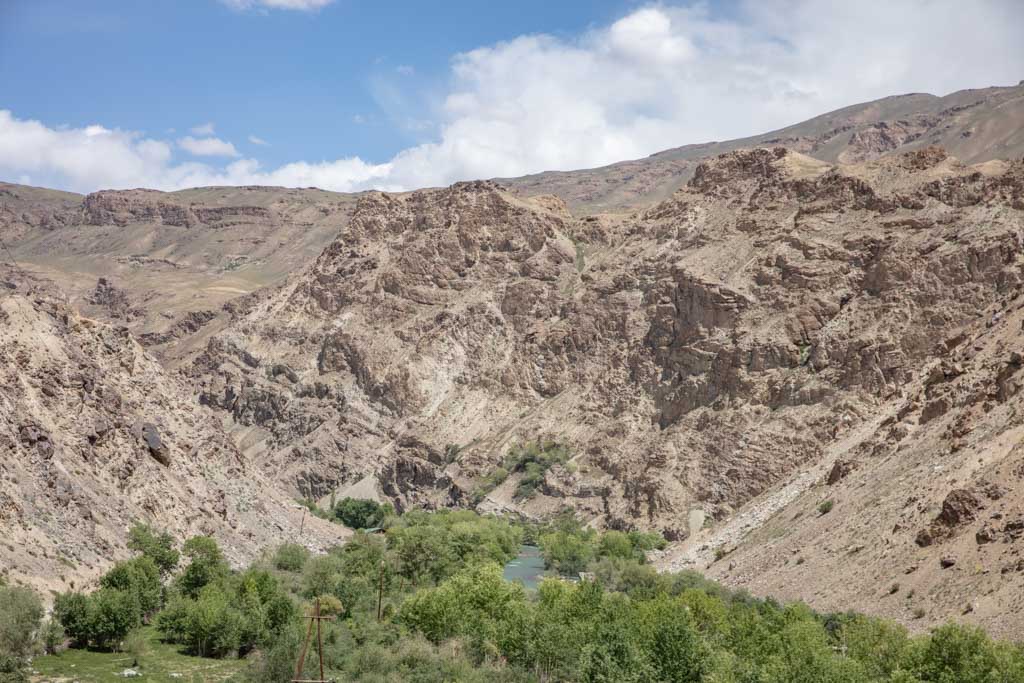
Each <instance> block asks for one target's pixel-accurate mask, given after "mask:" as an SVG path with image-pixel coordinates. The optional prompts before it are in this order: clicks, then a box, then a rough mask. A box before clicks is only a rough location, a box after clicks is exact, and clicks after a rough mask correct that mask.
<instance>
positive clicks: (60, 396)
mask: <svg viewBox="0 0 1024 683" xmlns="http://www.w3.org/2000/svg"><path fill="white" fill-rule="evenodd" d="M0 278H3V279H5V280H6V281H8V282H11V283H12V284H13V285H14V286H13V288H10V289H3V290H0V386H2V387H3V390H2V391H0V528H2V529H3V530H4V534H5V538H6V539H7V541H8V543H9V544H11V545H9V546H8V548H7V550H5V553H4V560H3V563H2V564H3V570H4V572H5V573H8V574H9V575H11V576H12V577H16V578H18V579H19V580H26V581H29V582H30V583H32V584H34V585H36V586H37V587H39V588H40V589H43V590H44V592H45V590H48V589H53V590H68V589H69V588H71V587H72V586H74V585H78V586H82V585H85V584H86V582H87V581H89V580H91V579H92V578H94V576H95V575H96V574H97V573H98V572H100V571H101V570H103V569H104V568H105V567H106V566H108V565H109V563H110V562H112V561H113V560H115V559H117V558H119V557H122V556H125V555H126V554H127V550H126V549H125V547H124V544H125V542H126V540H127V539H126V534H125V531H126V529H127V528H128V527H129V526H130V525H131V524H132V523H133V522H134V521H137V520H144V521H147V522H150V523H152V524H155V525H157V526H158V527H162V528H167V529H168V530H170V531H171V532H172V533H174V534H175V535H176V536H177V537H179V538H184V537H187V536H188V535H193V534H198V533H203V534H207V533H209V534H215V535H216V536H217V537H218V539H219V540H220V541H221V542H222V543H223V545H224V548H225V551H226V552H227V554H228V556H229V557H230V558H231V559H232V560H233V561H235V562H241V561H243V560H245V559H247V558H251V557H253V556H255V555H256V554H258V553H259V552H260V549H261V548H262V547H263V546H265V545H267V544H270V543H275V542H278V541H279V540H280V539H283V538H286V537H288V536H289V535H294V534H295V533H297V531H298V525H299V523H300V520H299V518H298V517H297V516H296V515H295V514H294V513H293V511H292V508H291V501H290V498H289V497H288V496H287V495H285V494H283V493H281V492H280V491H278V490H277V489H276V488H275V487H274V486H273V485H272V484H270V483H269V482H267V481H266V480H265V479H264V478H262V477H261V476H260V474H259V472H258V470H256V469H254V468H253V467H252V466H251V464H250V463H248V462H247V461H246V459H245V457H244V456H243V455H242V454H241V453H240V452H239V450H238V448H237V447H236V446H235V445H234V444H233V443H232V442H231V440H230V439H229V438H228V437H227V436H226V434H225V433H224V432H223V430H222V429H221V427H220V423H219V421H218V420H217V419H216V418H215V417H214V416H213V415H211V414H209V412H208V411H207V410H206V409H203V408H200V407H199V406H197V405H196V404H195V402H194V400H193V398H192V393H191V391H190V389H189V388H188V387H187V386H186V385H184V384H183V383H182V382H181V380H180V379H179V378H177V377H175V376H173V375H171V374H169V373H167V372H166V371H165V370H164V369H163V368H162V367H161V366H160V365H159V364H158V363H157V362H156V360H154V359H153V358H152V357H150V356H148V355H146V353H145V352H144V351H143V350H142V348H141V347H140V346H139V345H138V344H137V343H136V342H135V341H134V340H133V339H132V338H131V336H130V335H128V333H127V331H126V330H125V329H124V328H114V327H110V326H108V325H105V324H103V323H99V322H96V321H93V320H89V319H88V318H83V317H81V316H79V315H78V314H77V313H76V312H75V311H73V310H72V309H70V308H68V307H67V305H66V304H65V303H64V298H63V296H62V294H61V293H60V292H58V291H56V290H55V289H53V288H52V286H50V285H49V284H48V283H45V282H42V281H37V280H34V279H32V278H30V277H29V276H26V275H25V274H24V273H22V272H20V271H18V272H15V271H12V270H0ZM306 529H307V538H306V540H307V541H308V542H309V543H311V544H313V545H319V546H321V547H323V545H324V544H326V543H328V542H330V541H331V539H336V538H337V537H338V532H339V531H340V529H337V528H334V527H331V526H330V525H327V524H326V523H325V524H319V523H317V524H314V525H313V526H312V527H311V526H310V525H309V523H307V525H306Z"/></svg>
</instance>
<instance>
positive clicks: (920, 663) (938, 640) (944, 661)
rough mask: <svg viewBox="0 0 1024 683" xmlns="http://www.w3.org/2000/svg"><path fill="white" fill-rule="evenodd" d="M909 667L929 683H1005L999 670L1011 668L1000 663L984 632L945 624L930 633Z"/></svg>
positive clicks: (1002, 662) (1005, 661) (1007, 663)
mask: <svg viewBox="0 0 1024 683" xmlns="http://www.w3.org/2000/svg"><path fill="white" fill-rule="evenodd" d="M911 656H912V657H913V658H914V660H915V661H914V662H913V663H912V665H911V666H910V667H908V668H909V669H910V671H912V672H913V673H914V674H915V675H916V676H917V677H918V678H920V679H921V680H922V681H928V682H929V683H989V682H991V681H1000V682H1002V681H1009V680H1012V679H1010V678H1006V677H1004V676H1003V675H1002V674H1003V672H1002V671H1000V669H1004V670H1005V669H1006V668H1008V666H1012V660H1010V661H1007V660H1002V661H1001V658H1000V657H999V656H998V655H997V651H996V648H995V647H994V645H993V643H992V641H991V640H990V639H989V637H988V636H987V635H985V632H984V631H982V630H981V629H979V628H975V627H973V626H962V625H960V624H946V625H945V626H940V627H939V628H937V629H935V630H934V631H932V633H931V635H930V636H927V637H926V638H925V639H924V640H923V641H922V642H921V643H920V644H919V646H918V648H917V652H916V653H915V654H913V655H911Z"/></svg>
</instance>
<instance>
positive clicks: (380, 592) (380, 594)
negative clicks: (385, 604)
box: [377, 560, 384, 621]
mask: <svg viewBox="0 0 1024 683" xmlns="http://www.w3.org/2000/svg"><path fill="white" fill-rule="evenodd" d="M383 599H384V560H381V561H380V584H379V585H378V586H377V621H380V606H381V601H382V600H383Z"/></svg>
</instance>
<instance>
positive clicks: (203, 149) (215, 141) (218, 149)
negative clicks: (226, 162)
mask: <svg viewBox="0 0 1024 683" xmlns="http://www.w3.org/2000/svg"><path fill="white" fill-rule="evenodd" d="M178 147H181V148H182V149H183V150H185V151H186V152H188V153H189V154H191V155H193V156H197V157H237V156H241V155H240V154H239V153H238V150H237V149H235V146H234V145H233V144H231V143H230V142H227V141H225V140H221V139H220V138H194V137H192V136H191V135H186V136H185V137H183V138H181V139H179V140H178Z"/></svg>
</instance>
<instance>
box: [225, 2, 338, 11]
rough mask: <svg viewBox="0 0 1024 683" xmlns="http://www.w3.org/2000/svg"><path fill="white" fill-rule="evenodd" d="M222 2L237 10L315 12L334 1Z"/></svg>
mask: <svg viewBox="0 0 1024 683" xmlns="http://www.w3.org/2000/svg"><path fill="white" fill-rule="evenodd" d="M221 2H222V3H223V4H225V5H227V6H228V7H230V8H232V9H236V10H247V9H253V8H265V9H284V10H299V11H302V12H313V11H316V10H318V9H322V8H324V7H327V6H328V5H330V4H331V3H333V2H334V0H221Z"/></svg>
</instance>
